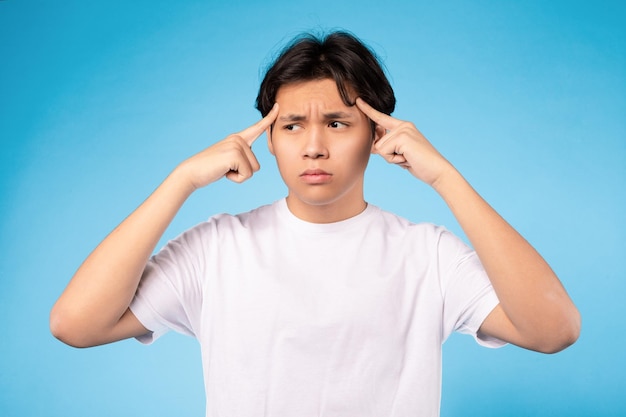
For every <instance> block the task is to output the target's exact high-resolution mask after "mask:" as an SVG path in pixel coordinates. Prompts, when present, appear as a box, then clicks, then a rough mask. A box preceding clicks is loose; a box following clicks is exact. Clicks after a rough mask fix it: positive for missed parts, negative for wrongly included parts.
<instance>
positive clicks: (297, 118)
mask: <svg viewBox="0 0 626 417" xmlns="http://www.w3.org/2000/svg"><path fill="white" fill-rule="evenodd" d="M278 120H280V121H281V122H301V121H303V120H306V117H305V116H302V115H300V114H287V115H285V116H280V117H279V118H278Z"/></svg>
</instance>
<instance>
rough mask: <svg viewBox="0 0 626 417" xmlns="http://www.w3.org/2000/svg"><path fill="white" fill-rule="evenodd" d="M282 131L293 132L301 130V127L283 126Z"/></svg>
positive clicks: (293, 125)
mask: <svg viewBox="0 0 626 417" xmlns="http://www.w3.org/2000/svg"><path fill="white" fill-rule="evenodd" d="M283 129H284V130H289V131H293V130H298V129H301V126H298V125H295V124H291V125H285V126H283Z"/></svg>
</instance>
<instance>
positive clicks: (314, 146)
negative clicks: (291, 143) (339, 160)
mask: <svg viewBox="0 0 626 417" xmlns="http://www.w3.org/2000/svg"><path fill="white" fill-rule="evenodd" d="M304 140H305V142H304V146H303V149H302V156H303V157H304V158H311V159H319V158H322V159H323V158H328V147H327V146H326V136H325V133H324V129H323V128H319V127H317V126H316V127H312V128H311V129H309V130H308V132H307V134H306V136H305V139H304Z"/></svg>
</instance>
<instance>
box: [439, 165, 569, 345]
mask: <svg viewBox="0 0 626 417" xmlns="http://www.w3.org/2000/svg"><path fill="white" fill-rule="evenodd" d="M433 187H434V188H435V189H436V190H437V192H438V193H439V194H440V195H441V196H442V197H443V199H444V200H445V201H446V203H447V204H448V206H449V207H450V209H451V211H452V212H453V214H454V216H455V217H456V219H457V220H458V222H459V224H460V225H461V227H462V228H463V231H464V232H465V233H466V235H467V237H468V239H469V240H470V242H471V244H472V245H473V247H474V249H475V250H476V253H477V254H478V256H479V258H480V260H481V262H482V264H483V266H484V267H485V270H486V272H487V275H488V276H489V279H490V280H491V283H492V285H493V287H494V289H495V291H496V294H497V295H498V298H499V299H500V305H501V308H502V310H503V311H504V313H505V315H506V318H507V319H508V320H510V322H511V324H512V326H513V327H514V329H515V331H516V333H517V335H515V336H514V337H513V339H514V340H512V341H513V342H518V341H519V342H521V343H520V344H522V345H525V347H530V348H536V349H538V348H537V347H538V346H540V345H542V344H549V343H550V339H569V338H572V337H574V338H575V336H572V335H573V334H575V335H576V336H577V332H578V327H579V325H580V323H579V320H580V317H579V315H578V311H577V310H576V307H575V306H574V304H573V303H572V301H571V299H570V298H569V296H568V295H567V293H566V291H565V289H564V288H563V286H562V285H561V283H560V281H559V279H558V278H557V276H556V275H555V274H554V272H553V271H552V269H551V268H550V266H549V265H548V264H547V263H546V262H545V260H544V259H543V258H542V257H541V255H540V254H539V253H538V252H537V251H536V250H535V249H534V248H533V247H532V246H531V245H530V244H529V243H528V242H527V241H526V240H525V239H524V238H523V237H522V236H521V235H520V234H519V233H518V232H517V231H516V230H515V229H514V228H513V227H511V226H510V225H509V224H508V223H507V222H506V221H505V220H504V219H503V218H502V217H501V216H500V215H499V214H498V213H497V212H496V211H495V210H494V209H493V208H492V207H491V206H489V204H487V202H486V201H485V200H483V199H482V198H481V197H480V196H479V195H478V193H477V192H476V191H474V189H473V188H472V187H471V186H470V185H469V183H467V181H465V179H464V178H463V177H462V176H461V175H460V174H459V173H458V171H456V170H455V169H453V168H450V169H448V170H447V171H446V172H445V174H444V175H442V176H441V177H440V178H439V180H438V181H437V182H436V183H434V184H433ZM486 329H487V331H489V330H491V329H490V328H489V326H488V325H487V327H486ZM495 336H499V335H497V334H496V335H495ZM518 337H519V339H518ZM558 343H559V342H558V341H557V342H555V344H556V345H558ZM563 343H565V342H563ZM548 350H549V349H548Z"/></svg>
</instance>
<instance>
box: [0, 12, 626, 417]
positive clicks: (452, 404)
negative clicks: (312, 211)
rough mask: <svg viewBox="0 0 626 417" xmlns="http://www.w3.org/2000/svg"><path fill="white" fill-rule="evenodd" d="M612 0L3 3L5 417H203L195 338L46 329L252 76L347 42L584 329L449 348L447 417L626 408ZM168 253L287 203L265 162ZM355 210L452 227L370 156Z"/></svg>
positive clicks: (623, 87)
mask: <svg viewBox="0 0 626 417" xmlns="http://www.w3.org/2000/svg"><path fill="white" fill-rule="evenodd" d="M625 4H626V3H625V2H623V1H595V2H591V1H550V2H546V1H543V0H541V1H540V0H530V1H518V2H513V1H496V0H477V1H458V0H457V1H446V2H430V1H429V2H426V1H404V2H403V1H393V0H387V1H381V0H374V1H372V0H346V1H328V0H320V1H307V2H303V1H299V0H294V1H291V2H279V1H272V0H267V1H264V2H245V1H231V2H224V1H89V2H87V1H62V2H51V1H49V2H43V1H42V2H35V1H27V0H24V1H17V0H5V1H0V140H1V145H2V146H1V150H0V226H1V228H0V230H1V235H0V253H1V256H2V261H1V262H0V316H1V317H2V325H1V326H2V336H1V337H0V415H2V416H5V417H13V416H46V417H51V416H64V417H67V416H112V415H114V416H138V415H139V416H142V415H151V416H174V415H184V416H201V415H203V413H204V390H203V386H202V373H201V366H200V357H199V349H198V346H197V343H196V342H195V341H194V340H193V339H191V338H187V337H184V336H180V335H175V334H171V335H168V336H167V337H165V338H163V339H161V340H160V341H159V342H158V343H156V344H155V345H153V346H150V347H145V346H142V345H140V344H139V343H137V342H135V341H132V340H131V341H124V342H121V343H117V344H113V345H108V346H103V347H97V348H93V349H86V350H77V349H73V348H70V347H67V346H65V345H63V344H61V343H60V342H58V341H56V340H55V339H54V338H53V337H52V336H51V335H50V333H49V330H48V312H49V310H50V307H51V306H52V304H53V302H54V301H55V299H56V298H57V297H58V295H59V294H60V292H61V291H62V290H63V288H64V287H65V285H66V284H67V282H68V281H69V279H70V277H71V276H72V274H73V272H74V271H75V270H76V268H77V267H78V266H79V264H80V263H81V261H82V260H83V259H84V258H85V257H86V256H87V255H88V254H89V252H90V251H91V250H92V249H93V248H94V247H95V245H96V244H97V243H98V242H99V241H100V240H101V239H102V238H103V237H104V236H105V235H106V234H107V233H108V232H109V231H110V230H111V229H112V228H113V227H114V226H115V225H116V224H118V223H119V222H120V221H121V220H122V219H123V218H124V217H125V216H126V215H127V214H128V213H130V212H131V211H132V210H133V209H134V208H135V207H136V206H137V205H139V204H140V203H141V201H142V200H143V199H144V198H145V197H146V196H147V195H148V194H149V193H150V192H151V191H152V190H153V189H154V188H155V187H156V186H157V185H158V184H159V182H160V181H161V180H162V179H163V178H164V177H165V176H166V175H167V174H168V173H169V172H170V170H171V169H172V168H173V167H174V166H175V165H176V164H177V163H179V162H180V161H182V160H183V159H184V158H186V157H188V156H190V155H192V154H194V153H196V152H198V151H200V150H201V149H203V148H205V147H207V146H208V145H210V144H212V143H214V142H215V141H217V140H219V139H221V138H223V137H224V136H226V135H227V134H229V133H231V132H234V131H238V130H240V129H242V128H244V127H246V126H248V125H250V124H251V123H253V122H255V121H256V120H257V119H258V114H257V112H256V110H254V108H253V103H254V99H255V97H256V92H257V89H258V85H259V82H260V78H261V75H262V70H263V68H265V66H266V65H267V64H268V63H269V61H270V60H271V58H272V57H273V56H274V54H275V53H276V52H277V51H278V50H279V48H280V46H282V45H283V44H284V43H285V42H286V41H287V40H288V39H290V38H291V37H292V36H293V35H295V34H297V33H299V32H300V31H303V30H309V29H330V28H344V29H347V30H350V31H353V32H354V33H355V34H357V35H358V36H359V37H361V38H362V39H363V40H364V41H365V42H367V43H368V44H369V45H370V46H371V47H372V48H374V49H375V50H376V51H377V53H378V54H379V55H380V56H381V58H382V59H383V60H384V62H385V64H386V66H387V68H388V70H389V74H390V79H391V82H392V85H393V86H394V88H395V91H396V94H397V98H398V105H397V110H396V112H395V116H396V117H399V118H403V119H408V120H411V121H413V122H414V123H415V124H416V125H417V126H418V127H419V128H420V130H422V132H423V133H424V134H425V135H426V136H427V137H428V138H429V139H430V140H431V142H432V143H433V144H434V145H435V146H436V147H437V148H438V149H439V150H440V151H441V152H442V153H443V154H444V155H445V156H446V157H447V158H448V159H449V160H451V161H452V162H453V163H454V164H455V165H456V166H457V168H459V170H460V171H461V172H462V173H463V174H464V175H465V176H466V177H467V178H468V179H469V180H470V182H471V183H472V184H473V185H474V186H475V188H477V190H478V191H479V192H480V193H481V194H482V195H483V196H484V197H485V198H486V199H487V200H488V201H489V202H490V203H491V204H492V205H493V206H494V207H495V208H496V209H497V210H498V211H499V212H500V213H501V214H502V215H503V216H504V217H505V218H507V219H508V220H509V221H510V222H511V223H512V224H513V225H514V226H515V227H516V228H518V230H519V231H520V232H521V233H522V234H523V235H524V236H526V237H527V238H528V239H529V240H530V241H531V242H532V243H533V244H534V245H535V246H536V247H537V249H538V250H539V251H540V252H541V253H542V254H543V255H544V257H545V258H547V260H548V261H549V262H550V263H551V265H552V266H553V268H554V269H555V271H556V272H557V273H558V274H559V276H560V277H561V279H562V281H563V283H564V285H565V286H566V288H567V289H568V291H569V293H570V295H571V296H572V298H573V299H574V301H575V302H576V303H577V305H578V307H579V308H580V310H581V312H582V315H583V331H582V335H581V337H580V340H579V341H578V343H577V344H575V345H574V346H572V347H571V348H569V349H567V350H566V351H564V352H562V353H559V354H556V355H541V354H538V353H534V352H530V351H524V350H522V349H519V348H515V347H512V346H508V347H505V348H503V349H499V350H490V349H484V348H481V347H479V346H477V345H476V344H475V343H474V342H473V340H472V339H471V338H469V337H466V336H453V337H452V338H451V339H449V341H448V342H447V343H446V344H445V345H444V355H445V356H444V384H443V400H442V416H471V415H480V416H502V415H507V416H517V415H520V416H525V415H528V416H531V415H532V416H618V415H625V414H626V396H625V395H623V394H624V387H625V386H626V378H625V374H626V361H625V360H624V346H625V345H626V332H625V331H624V324H623V323H624V315H625V305H626V302H625V298H624V293H625V292H626V279H625V278H626V268H625V266H624V258H625V255H626V245H625V243H624V241H625V239H624V235H625V232H626V224H625V223H626V222H625V219H624V217H625V213H626V201H625V195H626V193H625V190H626V187H625V185H626V184H625V183H626V29H625V28H626V7H625V6H624V5H625ZM253 149H254V151H255V153H256V154H257V156H258V158H259V160H260V162H261V165H262V169H261V171H259V172H258V173H257V175H255V177H254V178H253V179H252V180H250V181H248V182H247V183H245V184H242V185H236V184H233V183H230V182H228V181H220V182H219V183H216V184H212V185H211V186H209V187H208V188H207V189H204V190H201V191H199V192H197V193H196V194H195V195H193V196H192V197H191V198H190V200H189V201H188V203H187V204H186V205H185V206H184V207H183V209H182V210H181V211H180V213H179V215H178V217H177V218H176V219H175V220H174V222H173V223H172V225H171V227H170V228H169V229H168V231H167V233H166V234H165V236H164V240H165V239H168V238H171V237H173V236H175V235H176V234H178V233H179V232H181V231H182V230H184V229H185V228H187V227H190V226H192V225H194V224H195V223H198V222H200V221H202V220H204V219H205V218H207V217H208V216H210V215H211V214H214V213H218V212H240V211H245V210H248V209H251V208H253V207H256V206H258V205H260V204H263V203H267V202H271V201H274V200H276V199H278V198H281V197H282V196H284V195H285V187H284V185H283V184H282V182H281V180H280V177H279V176H278V173H277V170H276V168H275V164H274V162H273V160H272V158H271V155H270V154H269V153H268V151H267V147H266V146H265V138H264V137H263V138H261V139H260V140H259V141H257V143H255V145H254V148H253ZM366 181H367V184H366V198H367V200H368V201H369V202H371V203H374V204H376V205H379V206H381V207H383V208H385V209H388V210H391V211H394V212H396V213H398V214H400V215H403V216H405V217H407V218H409V219H411V220H413V221H429V222H435V223H439V224H445V225H447V226H448V227H449V228H450V229H452V230H453V231H455V232H457V233H461V232H460V230H459V227H458V225H457V224H456V222H455V220H454V219H453V218H452V216H451V215H450V213H449V212H448V210H447V208H446V207H445V206H444V204H443V203H442V202H441V201H440V199H439V198H438V196H437V195H436V194H435V193H434V192H433V191H432V190H430V189H429V188H428V187H426V186H424V185H422V184H419V183H418V182H417V181H416V180H414V179H413V178H412V177H410V175H408V174H407V172H405V171H403V170H401V169H398V168H396V167H393V166H390V165H388V164H386V163H384V161H382V159H381V158H379V157H376V158H374V159H373V160H372V162H371V164H370V167H369V169H368V173H367V179H366Z"/></svg>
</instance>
